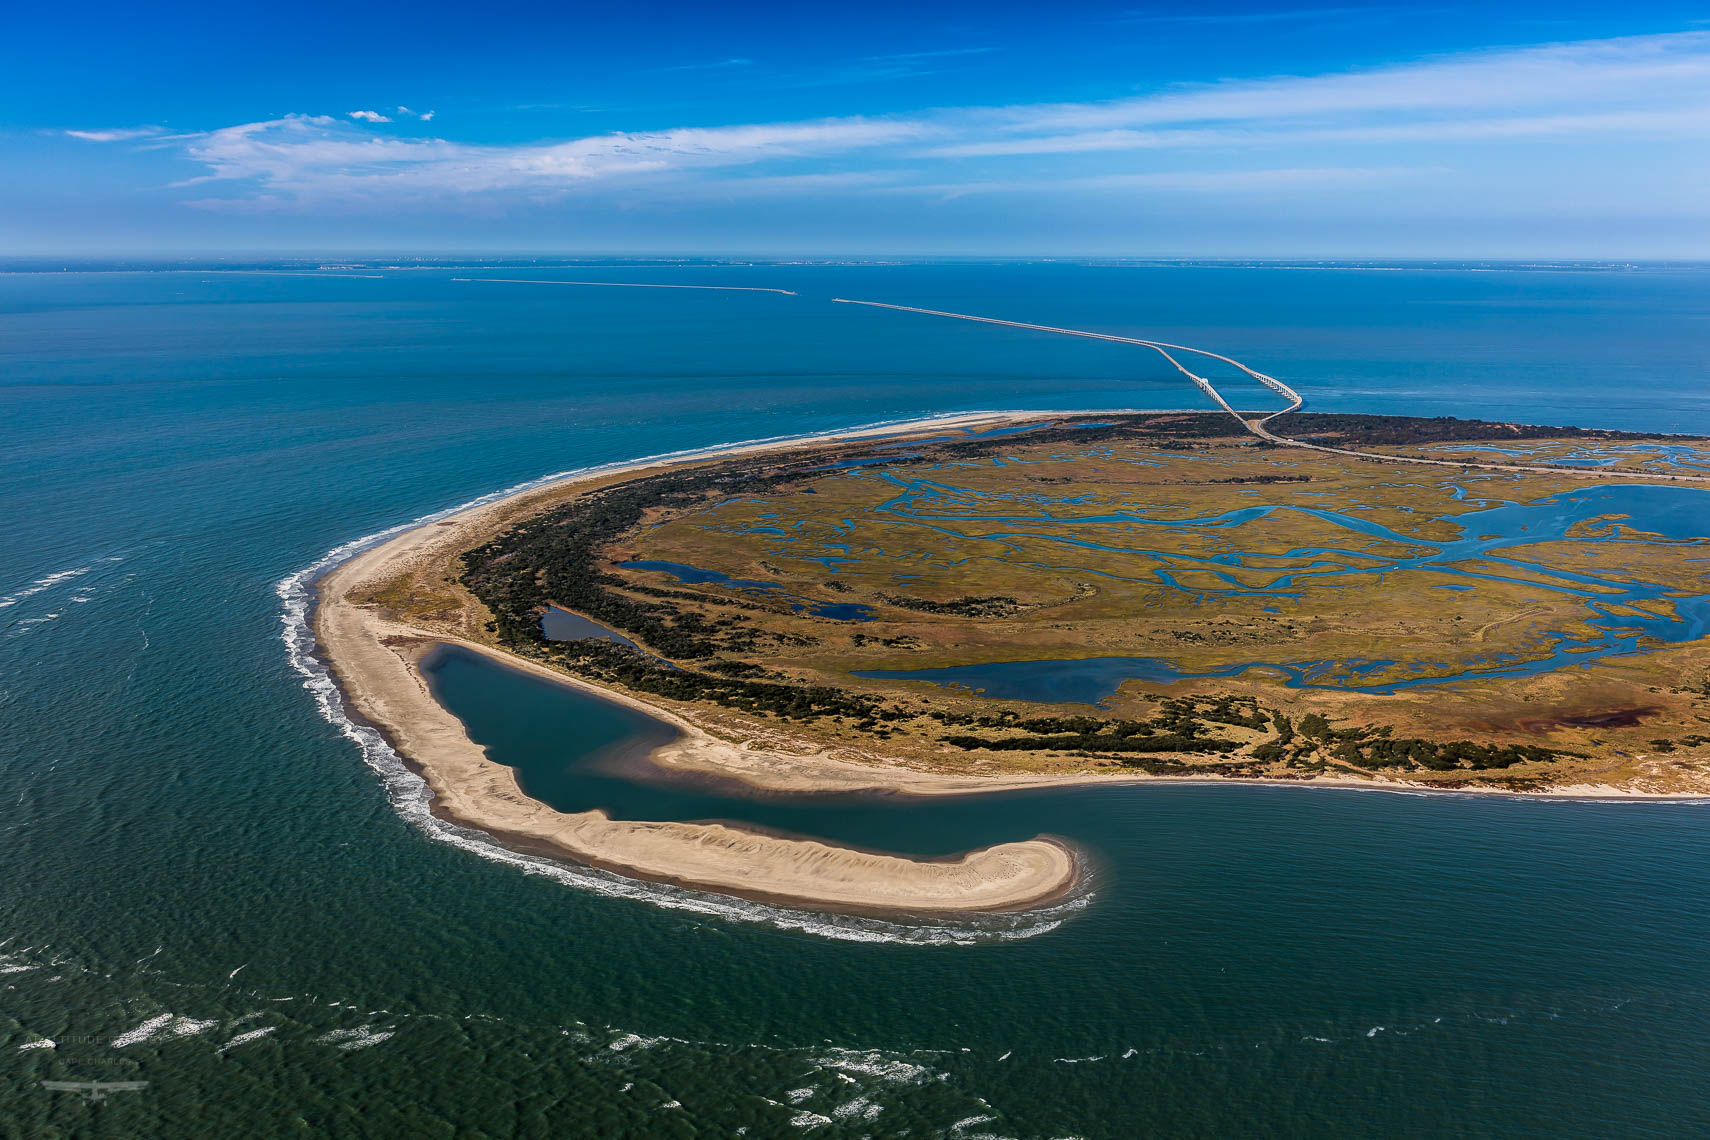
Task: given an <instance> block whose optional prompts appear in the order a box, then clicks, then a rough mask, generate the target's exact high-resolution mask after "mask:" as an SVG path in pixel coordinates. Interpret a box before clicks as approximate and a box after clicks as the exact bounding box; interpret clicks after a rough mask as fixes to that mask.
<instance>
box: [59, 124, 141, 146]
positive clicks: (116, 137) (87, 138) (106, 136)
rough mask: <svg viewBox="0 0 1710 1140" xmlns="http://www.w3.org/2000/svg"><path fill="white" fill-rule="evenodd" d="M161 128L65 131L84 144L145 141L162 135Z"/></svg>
mask: <svg viewBox="0 0 1710 1140" xmlns="http://www.w3.org/2000/svg"><path fill="white" fill-rule="evenodd" d="M164 129H165V128H163V127H118V128H114V129H112V130H102V131H66V132H65V133H66V134H68V135H70V136H71V137H72V138H74V139H82V140H83V141H84V142H103V143H104V142H128V141H129V140H131V139H145V138H148V137H150V136H152V135H158V134H161V133H163V131H164Z"/></svg>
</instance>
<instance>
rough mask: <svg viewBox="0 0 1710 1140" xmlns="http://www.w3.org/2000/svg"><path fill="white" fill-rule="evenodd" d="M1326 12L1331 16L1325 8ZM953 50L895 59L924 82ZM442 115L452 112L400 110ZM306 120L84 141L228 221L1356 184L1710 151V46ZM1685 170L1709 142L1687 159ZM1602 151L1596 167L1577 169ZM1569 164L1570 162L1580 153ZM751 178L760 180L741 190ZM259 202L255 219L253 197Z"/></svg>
mask: <svg viewBox="0 0 1710 1140" xmlns="http://www.w3.org/2000/svg"><path fill="white" fill-rule="evenodd" d="M1320 11H1322V10H1320ZM981 50H982V49H977V48H956V49H942V50H941V51H940V52H913V53H902V54H899V55H896V56H885V57H875V58H874V59H873V60H872V61H868V62H870V63H871V65H872V66H873V67H879V68H883V67H892V66H894V67H897V68H908V67H914V66H918V65H920V63H921V61H924V60H927V59H928V58H929V57H931V58H936V57H938V56H941V55H950V54H977V53H979V52H980V51H981ZM396 113H397V114H398V115H399V116H400V117H403V116H406V115H409V116H412V117H414V118H416V119H418V120H421V121H426V120H428V119H429V118H430V117H431V114H432V112H427V113H417V112H412V111H408V110H407V109H406V108H402V107H400V108H397V112H396ZM347 118H349V119H352V120H355V121H345V120H342V119H338V118H335V117H330V116H311V115H289V116H285V117H283V118H279V119H272V120H267V121H264V122H256V123H246V124H239V125H236V126H231V127H225V128H222V129H219V130H212V131H204V132H200V133H197V134H194V135H175V136H166V135H162V134H160V133H159V131H158V128H140V127H139V128H124V129H116V130H106V131H74V132H67V133H69V134H72V135H74V137H77V138H81V139H85V140H88V141H94V142H108V143H115V144H124V143H127V142H128V143H131V144H132V145H138V146H162V145H165V146H170V147H175V148H179V149H180V150H181V152H182V154H183V156H184V157H185V158H186V159H188V160H189V161H190V162H191V163H193V164H195V165H196V166H197V167H198V168H199V173H197V174H196V176H195V177H193V178H191V179H189V180H188V182H187V183H186V184H189V183H196V184H204V185H209V186H217V187H218V188H219V189H218V191H217V194H218V197H216V198H215V199H204V200H203V201H204V202H215V203H218V204H220V205H221V206H222V208H242V206H241V204H242V203H245V202H247V203H250V204H251V205H252V206H254V205H260V206H263V207H265V208H269V209H284V208H296V209H313V208H318V207H320V206H325V205H327V204H332V203H337V204H342V205H344V206H348V207H351V208H367V207H370V206H373V207H390V206H395V205H400V204H410V203H428V202H434V203H440V204H443V203H445V202H447V201H458V200H468V199H472V198H477V197H484V198H493V197H498V196H505V195H509V196H511V197H513V198H515V199H516V200H518V201H522V202H531V201H539V200H541V199H543V198H550V197H556V196H562V195H565V194H572V193H592V192H596V191H601V192H606V193H609V194H613V195H621V196H622V198H623V201H624V202H625V203H626V204H634V203H637V202H640V201H642V200H644V196H645V195H647V194H656V195H661V196H669V197H681V196H684V195H692V194H696V193H700V194H704V195H705V196H708V197H718V196H728V195H731V194H742V195H745V196H752V195H756V194H759V193H764V192H767V191H771V192H774V193H777V194H779V195H785V194H809V193H820V194H858V193H870V192H884V193H898V192H904V191H906V190H908V189H909V188H911V187H912V188H913V189H915V190H917V191H920V192H925V193H937V194H944V195H960V194H970V193H991V192H999V191H1003V192H1023V191H1027V192H1033V191H1039V192H1044V191H1048V190H1049V189H1050V188H1052V187H1056V188H1061V189H1066V190H1067V189H1074V190H1098V189H1110V190H1117V189H1128V190H1133V191H1135V192H1150V191H1157V192H1170V191H1192V190H1206V191H1214V190H1218V191H1221V190H1227V189H1232V188H1240V187H1268V188H1271V189H1272V190H1274V191H1276V192H1278V193H1283V192H1287V190H1288V189H1289V188H1290V187H1299V188H1302V189H1303V192H1304V188H1307V187H1310V186H1327V185H1337V186H1348V185H1355V184H1358V183H1361V182H1372V181H1374V180H1391V181H1394V180H1396V179H1399V178H1401V177H1402V174H1401V173H1399V172H1403V171H1409V170H1418V169H1430V170H1442V169H1447V168H1449V167H1451V166H1453V165H1454V164H1455V163H1456V162H1459V161H1461V159H1462V158H1463V157H1464V156H1465V155H1466V154H1468V153H1470V152H1469V150H1468V148H1481V147H1482V148H1484V149H1483V150H1482V151H1481V152H1479V153H1482V154H1484V155H1486V156H1498V157H1500V156H1502V155H1505V154H1507V153H1509V152H1510V151H1511V150H1512V148H1513V146H1514V145H1516V144H1525V143H1548V144H1549V146H1550V147H1551V153H1552V155H1554V156H1555V160H1556V161H1557V162H1558V163H1560V162H1568V163H1569V164H1570V165H1571V163H1572V162H1573V161H1579V162H1581V163H1582V164H1583V165H1584V166H1585V169H1587V170H1588V171H1589V170H1596V169H1599V167H1597V166H1595V165H1592V164H1595V163H1597V162H1599V161H1600V160H1599V159H1597V158H1595V157H1592V155H1593V152H1592V151H1591V150H1587V149H1585V148H1587V147H1595V146H1597V145H1602V144H1604V143H1609V142H1630V141H1631V140H1634V139H1651V140H1664V141H1670V140H1681V141H1687V140H1693V141H1697V140H1703V139H1705V138H1706V137H1710V33H1705V32H1683V33H1678V34H1673V35H1659V36H1645V37H1631V38H1625V39H1614V40H1599V41H1587V42H1580V43H1563V44H1545V45H1539V46H1535V47H1528V48H1518V49H1505V50H1491V51H1481V52H1472V53H1462V54H1459V55H1452V56H1442V57H1435V58H1427V59H1423V60H1416V61H1411V62H1406V63H1400V64H1395V65H1392V66H1389V67H1382V68H1370V69H1363V70H1354V71H1343V72H1333V73H1328V74H1322V75H1312V76H1280V77H1268V78H1261V79H1249V80H1229V81H1225V82H1219V83H1211V84H1203V85H1198V86H1187V87H1174V88H1169V89H1164V90H1160V91H1156V92H1153V93H1150V94H1147V95H1141V96H1136V97H1132V98H1125V99H1116V100H1109V101H1105V102H1091V103H1087V102H1083V103H1057V104H1030V105H1021V106H1007V107H961V108H940V109H935V110H930V111H923V112H920V113H917V114H913V115H898V116H886V117H872V118H869V117H848V118H831V119H820V120H813V121H806V122H778V123H756V124H742V125H731V126H717V127H684V128H679V129H674V130H663V131H637V132H615V133H611V134H602V135H591V136H588V137H584V138H578V139H571V140H569V141H553V142H539V143H530V144H524V145H480V144H474V143H466V142H458V141H455V140H451V139H445V138H421V137H396V136H393V135H389V134H381V133H377V132H375V131H372V130H369V129H368V126H369V125H372V124H376V123H383V122H385V121H388V120H389V116H387V115H382V114H380V113H379V112H374V111H369V112H350V113H347ZM1676 150H1678V151H1679V152H1680V153H1681V154H1682V155H1683V156H1684V155H1687V154H1688V153H1699V151H1697V149H1696V148H1686V147H1678V148H1676ZM1576 155H1578V156H1582V157H1580V158H1578V159H1575V158H1574V157H1573V156H1576ZM1562 156H1568V157H1567V158H1563V157H1562ZM738 183H740V184H741V185H740V186H739V185H737V184H738ZM234 203H237V204H239V205H238V206H234V205H233V204H234Z"/></svg>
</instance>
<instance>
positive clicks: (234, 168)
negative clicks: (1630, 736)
mask: <svg viewBox="0 0 1710 1140" xmlns="http://www.w3.org/2000/svg"><path fill="white" fill-rule="evenodd" d="M5 40H6V42H5V43H4V44H3V45H0V68H3V69H4V71H3V74H4V75H5V77H6V78H5V81H4V82H3V83H0V252H5V253H14V254H38V253H91V254H100V253H147V252H161V253H171V252H198V251H266V250H277V251H306V252H332V251H338V250H364V251H375V252H382V251H395V252H408V251H421V252H433V251H471V252H473V251H540V252H555V253H557V252H563V253H574V252H632V253H657V252H680V253H707V254H719V253H754V254H778V255H794V254H803V255H815V254H864V255H879V254H904V255H907V254H914V255H932V254H974V255H978V254H988V255H1033V254H1062V255H1106V256H1207V257H1307V256H1318V257H1338V256H1341V257H1522V258H1524V257H1596V258H1623V257H1630V258H1659V257H1677V258H1705V257H1710V147H1707V146H1706V143H1707V142H1710V6H1699V7H1693V6H1689V5H1683V4H1678V5H1676V4H1631V5H1626V6H1621V7H1617V6H1614V5H1610V4H1608V3H1606V2H1605V3H1598V4H1591V3H1580V2H1578V0H1565V2H1562V3H1547V4H1546V3H1528V4H1490V3H1482V4H1476V5H1475V4H1461V3H1452V2H1451V3H1442V4H1423V5H1406V4H1394V5H1388V4H1385V5H1349V4H1341V3H1337V2H1336V0H1324V2H1322V3H1316V4H1314V3H1300V4H1271V5H1256V4H1243V3H1207V4H1196V5H1191V6H1190V5H1186V4H1143V3H1128V4H1111V5H1102V6H1101V5H1095V4H1056V5H1049V4H1037V3H1036V4H1027V5H1020V4H1002V3H984V4H891V3H877V4H872V3H867V4H860V5H826V4H799V3H798V4H791V5H787V6H786V5H778V6H772V5H712V4H705V3H700V4H694V5H632V6H619V5H610V4H602V5H598V6H596V5H578V4H571V5H561V6H553V7H550V8H549V7H547V6H545V5H540V6H535V5H522V4H516V3H508V2H500V3H497V4H487V5H483V6H479V7H477V6H475V5H468V4H462V5H455V6H454V5H446V4H435V3H432V2H428V3H416V4H410V5H403V4H365V5H336V6H335V5H321V4H296V5H291V6H289V7H280V6H260V5H256V6H248V5H232V4H220V5H206V6H196V5H186V4H168V5H165V6H160V7H152V6H147V5H135V4H127V5H123V6H120V5H108V4H101V3H96V4H93V5H28V6H19V7H18V8H16V9H14V10H13V12H12V13H11V14H9V15H8V17H7V34H6V36H5Z"/></svg>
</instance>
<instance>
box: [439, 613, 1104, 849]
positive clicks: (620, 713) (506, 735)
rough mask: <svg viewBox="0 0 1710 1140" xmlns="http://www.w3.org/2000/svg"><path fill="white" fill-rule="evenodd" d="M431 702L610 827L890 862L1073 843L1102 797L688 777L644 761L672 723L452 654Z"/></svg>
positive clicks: (520, 775) (547, 795) (524, 776)
mask: <svg viewBox="0 0 1710 1140" xmlns="http://www.w3.org/2000/svg"><path fill="white" fill-rule="evenodd" d="M421 668H422V673H423V675H424V676H426V677H427V680H428V686H429V688H430V689H431V691H432V692H433V695H434V698H435V699H436V700H438V701H439V702H440V703H441V704H442V705H444V706H445V708H446V709H447V710H449V711H450V712H451V713H452V715H454V716H456V717H457V718H458V719H459V720H460V721H462V722H463V725H464V728H465V730H466V731H467V732H468V733H469V737H470V739H472V740H474V741H475V742H476V743H477V744H479V745H481V746H482V747H484V748H485V749H486V750H487V755H488V756H489V757H490V758H491V759H492V760H493V761H494V762H495V763H499V764H504V765H506V766H507V767H510V768H512V769H515V771H516V774H517V780H518V783H520V784H521V785H522V788H523V790H524V791H525V792H527V793H528V794H529V795H530V796H532V797H534V798H535V799H538V800H540V801H541V802H543V803H546V804H549V805H550V806H552V807H554V808H556V809H558V810H559V811H564V812H580V811H589V810H591V809H594V808H601V809H604V810H605V811H607V812H609V813H610V814H611V816H612V817H613V818H614V819H620V820H646V821H683V822H699V821H713V820H717V821H724V822H729V823H735V824H740V825H742V826H746V827H750V828H754V829H758V830H764V831H769V832H775V833H778V834H783V835H790V836H805V837H809V838H814V839H823V840H826V841H827V842H832V843H838V844H843V845H845V846H852V847H859V848H863V849H866V850H872V851H883V852H888V853H893V854H898V855H913V856H922V857H928V858H933V857H942V856H947V855H955V854H960V853H962V852H964V851H968V850H972V849H974V848H980V847H988V846H990V845H992V844H994V843H1004V842H1009V841H1013V840H1022V839H1031V838H1033V837H1034V836H1036V835H1040V834H1050V835H1063V836H1067V837H1069V838H1074V837H1075V833H1076V832H1077V831H1084V830H1086V828H1087V824H1088V821H1089V818H1091V817H1093V816H1096V814H1097V812H1096V810H1095V809H1096V805H1097V803H1098V801H1099V800H1100V798H1101V797H1102V796H1103V795H1105V794H1107V793H1108V791H1109V789H1102V788H1100V789H1093V788H1061V789H1040V790H1037V791H1025V792H989V793H980V794H975V795H966V796H904V795H883V794H878V793H870V794H847V793H837V794H819V795H780V794H776V793H764V792H757V791H752V790H750V789H748V788H746V787H745V786H737V785H734V784H731V783H726V782H714V781H708V780H703V779H697V778H695V777H692V776H687V775H683V774H679V773H676V772H672V771H668V770H665V769H660V768H658V767H655V766H654V765H652V764H650V763H648V762H647V760H646V759H645V757H646V755H647V753H648V752H650V751H652V750H653V749H654V748H657V747H659V746H660V745H663V744H666V743H669V742H670V741H671V740H672V739H673V738H674V737H675V736H676V729H675V728H673V727H672V726H671V725H669V724H666V723H664V722H662V721H659V720H656V719H654V718H652V717H650V716H647V715H646V714H645V713H641V712H638V711H636V710H635V709H632V708H630V707H628V706H627V705H621V704H618V703H616V702H615V701H610V700H606V699H604V698H602V697H598V696H595V695H593V694H591V693H587V692H584V691H582V690H579V689H575V688H572V687H570V686H568V685H560V684H557V683H555V682H553V681H551V680H548V679H546V678H544V677H537V676H535V675H533V674H530V673H524V672H522V671H520V670H517V669H512V668H509V667H508V666H505V665H503V664H500V663H499V662H496V661H494V660H493V659H491V658H489V657H485V656H483V655H481V654H479V653H474V652H471V651H470V650H467V649H463V648H461V647H459V646H454V645H445V646H441V647H439V648H438V649H436V650H434V651H433V652H432V653H431V654H429V655H428V656H427V657H426V658H424V659H423V661H422V665H421Z"/></svg>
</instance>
